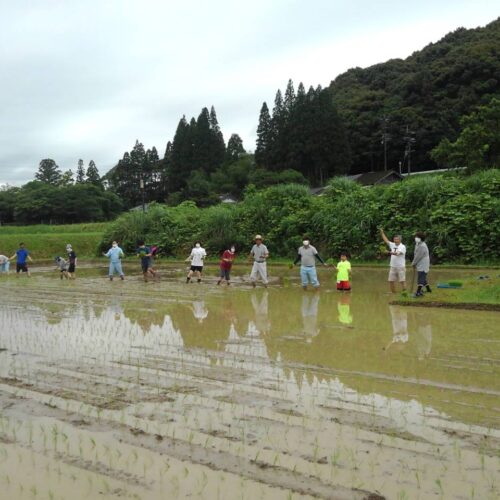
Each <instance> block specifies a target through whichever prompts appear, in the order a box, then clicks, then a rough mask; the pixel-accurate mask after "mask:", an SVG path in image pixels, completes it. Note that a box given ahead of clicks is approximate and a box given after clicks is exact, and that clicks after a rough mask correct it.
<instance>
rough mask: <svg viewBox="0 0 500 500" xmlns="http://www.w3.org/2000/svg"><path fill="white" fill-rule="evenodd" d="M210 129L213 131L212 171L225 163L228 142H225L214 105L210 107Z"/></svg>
mask: <svg viewBox="0 0 500 500" xmlns="http://www.w3.org/2000/svg"><path fill="white" fill-rule="evenodd" d="M209 121H210V130H211V131H212V144H211V154H210V156H211V162H212V165H213V168H212V169H211V171H213V170H215V169H216V168H218V167H220V166H221V165H222V164H223V163H224V158H225V156H226V143H225V142H224V136H223V135H222V131H221V129H220V127H219V122H218V120H217V114H216V113H215V108H214V107H213V106H212V107H211V108H210V120H209Z"/></svg>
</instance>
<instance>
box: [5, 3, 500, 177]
mask: <svg viewBox="0 0 500 500" xmlns="http://www.w3.org/2000/svg"><path fill="white" fill-rule="evenodd" d="M0 13H1V17H2V29H1V30H0V71H1V73H0V99H1V101H0V103H1V107H0V184H2V183H9V184H14V185H20V184H22V183H24V182H26V181H28V180H30V179H32V178H33V175H34V172H35V171H36V169H37V168H38V163H39V161H40V160H41V159H42V158H53V159H54V160H56V162H57V164H58V165H59V166H60V167H61V168H62V169H63V170H66V169H69V168H71V169H73V171H74V170H75V169H76V165H77V161H78V159H79V158H83V159H84V161H85V164H86V165H87V164H88V162H89V161H90V160H91V159H93V160H94V161H95V162H96V164H97V166H98V168H99V169H100V171H101V173H104V172H106V171H107V170H109V169H110V168H111V167H112V166H113V165H114V164H115V163H116V162H117V160H118V159H119V158H121V156H122V155H123V153H124V151H129V150H130V149H131V148H132V146H133V144H134V142H135V140H136V139H139V140H140V141H141V142H143V143H144V145H145V147H146V148H149V147H152V146H156V148H157V149H158V152H159V154H160V156H163V153H164V150H165V145H166V143H167V141H168V140H170V139H171V138H172V137H173V135H174V132H175V129H176V126H177V123H178V121H179V118H180V117H181V116H182V115H183V114H185V115H186V116H187V117H188V119H189V118H190V117H191V116H193V115H194V116H197V115H198V114H199V112H200V109H201V108H202V107H203V106H207V107H210V106H211V105H212V104H213V105H214V106H215V109H216V111H217V115H218V118H219V123H220V124H221V127H222V131H223V132H224V137H225V139H226V140H227V139H228V138H229V136H230V134H231V133H233V132H236V133H238V134H240V135H241V137H242V138H243V142H244V145H245V147H246V148H247V149H250V150H253V149H254V147H255V132H256V127H257V121H258V115H259V110H260V107H261V104H262V102H263V101H267V102H268V103H270V104H272V101H273V99H274V94H275V92H276V89H277V88H282V89H283V88H284V87H285V86H286V83H287V81H288V79H289V78H292V79H293V81H294V83H295V86H297V85H298V83H299V82H300V81H303V82H304V84H305V85H306V87H307V86H309V85H314V86H316V85H317V84H321V85H323V86H326V85H328V84H329V83H330V81H331V80H332V79H334V78H335V76H337V75H338V74H339V73H342V72H344V71H345V70H347V69H349V68H351V67H355V66H361V67H366V66H369V65H371V64H375V63H377V62H382V61H385V60H387V59H390V58H394V57H402V58H404V57H407V56H408V55H410V54H411V53H412V52H413V51H415V50H418V49H420V48H422V47H423V46H425V45H427V44H428V43H430V42H435V41H437V40H439V39H440V38H442V37H443V36H444V35H445V34H446V33H448V32H449V31H452V30H454V29H456V28H457V27H460V26H463V27H466V28H473V27H477V26H484V25H485V24H487V23H488V22H490V21H493V20H494V19H495V18H496V17H497V16H498V15H499V14H500V9H499V8H498V2H497V1H482V0H478V1H474V2H472V1H470V0H467V1H464V0H440V1H438V2H436V1H435V0H432V1H428V0H420V1H419V2H402V1H400V0H399V1H383V0H382V1H378V2H374V1H364V0H363V1H354V0H353V1H337V0H315V1H311V2H305V1H304V0H301V1H298V0H297V1H295V0H253V1H238V0H232V1H226V0H211V1H208V0H197V1H195V0H182V1H181V0H177V1H169V0H135V1H126V0H85V1H79V2H77V1H72V0H66V1H64V0H53V1H52V0H43V1H35V0H20V1H12V0H0Z"/></svg>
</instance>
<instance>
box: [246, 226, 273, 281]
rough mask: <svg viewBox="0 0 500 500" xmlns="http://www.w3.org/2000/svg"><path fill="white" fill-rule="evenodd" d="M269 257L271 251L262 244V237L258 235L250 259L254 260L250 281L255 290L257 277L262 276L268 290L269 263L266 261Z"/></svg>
mask: <svg viewBox="0 0 500 500" xmlns="http://www.w3.org/2000/svg"><path fill="white" fill-rule="evenodd" d="M268 257H269V251H268V249H267V247H266V245H264V243H262V236H261V235H260V234H258V235H257V236H255V245H254V246H253V247H252V250H250V256H249V258H250V259H252V260H253V266H252V272H251V273H250V281H251V282H252V286H253V287H254V288H255V286H256V281H257V276H260V277H261V279H262V283H263V284H264V286H265V287H266V288H267V284H268V283H269V280H268V279H267V263H266V260H267V258H268Z"/></svg>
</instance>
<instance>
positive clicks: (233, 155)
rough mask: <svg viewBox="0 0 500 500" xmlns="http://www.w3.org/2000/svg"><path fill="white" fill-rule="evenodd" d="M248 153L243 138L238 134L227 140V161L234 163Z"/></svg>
mask: <svg viewBox="0 0 500 500" xmlns="http://www.w3.org/2000/svg"><path fill="white" fill-rule="evenodd" d="M245 153H246V151H245V148H244V147H243V140H242V139H241V137H240V136H239V135H238V134H232V135H231V137H230V138H229V141H227V148H226V163H234V162H236V161H238V160H239V159H240V158H241V156H242V155H244V154H245Z"/></svg>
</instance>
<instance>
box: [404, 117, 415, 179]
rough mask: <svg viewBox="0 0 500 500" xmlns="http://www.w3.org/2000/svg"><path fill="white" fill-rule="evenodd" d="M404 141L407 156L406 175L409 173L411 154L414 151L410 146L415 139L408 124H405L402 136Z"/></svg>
mask: <svg viewBox="0 0 500 500" xmlns="http://www.w3.org/2000/svg"><path fill="white" fill-rule="evenodd" d="M404 141H405V143H406V147H405V158H408V175H411V154H412V153H413V152H414V151H415V150H414V149H412V147H413V145H414V144H415V142H417V140H416V139H415V132H414V131H413V130H410V127H409V126H408V125H406V135H405V136H404Z"/></svg>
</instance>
